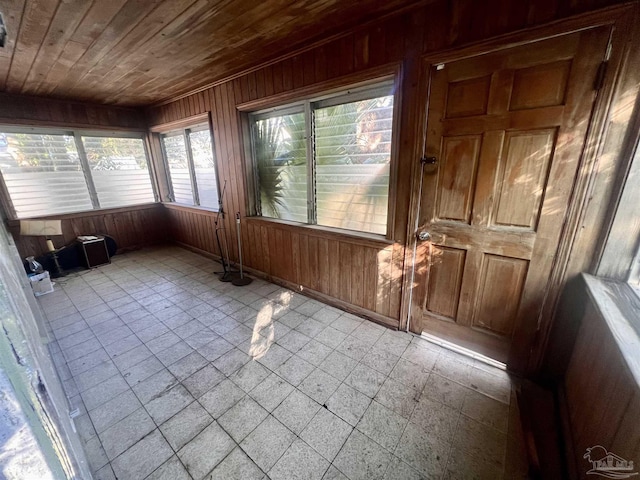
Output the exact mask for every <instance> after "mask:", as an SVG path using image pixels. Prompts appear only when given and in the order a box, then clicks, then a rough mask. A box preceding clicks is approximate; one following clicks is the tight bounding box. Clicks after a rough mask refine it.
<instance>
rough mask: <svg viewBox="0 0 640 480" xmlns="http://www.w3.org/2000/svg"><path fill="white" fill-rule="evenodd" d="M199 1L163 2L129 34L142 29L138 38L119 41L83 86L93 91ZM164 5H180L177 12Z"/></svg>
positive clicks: (95, 66) (88, 73) (90, 71)
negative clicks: (165, 8) (163, 9)
mask: <svg viewBox="0 0 640 480" xmlns="http://www.w3.org/2000/svg"><path fill="white" fill-rule="evenodd" d="M199 1H200V0H187V2H189V3H186V4H181V3H178V2H171V3H168V4H167V3H166V2H165V3H162V4H161V5H160V6H158V7H157V8H156V9H154V10H153V12H152V14H149V15H147V16H146V17H145V18H144V20H143V21H142V22H140V23H139V24H138V25H136V27H135V28H134V29H133V30H132V31H131V32H130V34H129V35H128V36H129V37H131V35H132V34H133V32H134V31H135V32H138V31H140V32H139V33H138V35H139V37H138V38H133V39H132V38H129V41H128V42H118V44H117V45H116V46H114V48H113V49H112V50H111V51H110V52H109V53H108V54H107V55H105V57H106V58H105V57H103V59H102V60H101V61H100V62H98V63H96V64H95V65H94V66H93V67H92V68H91V69H90V70H89V71H88V72H87V73H86V74H85V77H84V78H87V77H88V76H92V77H95V80H93V81H91V82H87V81H86V80H85V81H83V88H84V89H85V90H87V91H91V90H93V89H95V86H96V85H97V84H99V83H100V81H101V80H102V79H103V78H104V76H105V75H106V74H109V75H110V76H113V75H114V74H115V71H117V70H118V69H119V65H120V64H121V63H125V62H126V59H127V58H129V57H131V56H136V55H139V54H140V53H139V51H140V49H142V48H143V47H144V45H147V44H149V43H154V40H155V39H156V36H157V35H160V34H161V32H162V31H163V30H164V29H165V28H166V27H167V25H168V24H170V23H172V22H173V21H175V18H179V17H181V16H182V15H184V13H185V12H186V11H188V10H189V9H190V8H191V7H192V6H193V5H194V4H196V3H198V2H199ZM164 5H169V6H171V7H175V6H176V5H178V7H177V8H175V10H176V12H173V11H172V10H170V11H168V12H164V11H162V10H161V8H160V7H161V6H164ZM180 8H182V10H181V11H179V12H178V11H177V10H178V9H180ZM156 16H157V17H158V19H157V20H156V19H155V17H156ZM166 17H169V18H173V19H174V20H172V21H171V22H169V23H163V22H162V19H164V18H166ZM148 23H151V25H155V24H159V26H158V28H157V29H155V30H154V29H153V28H150V27H151V26H149V25H147V24H148ZM109 57H110V58H109ZM143 57H144V55H143ZM114 81H117V80H114Z"/></svg>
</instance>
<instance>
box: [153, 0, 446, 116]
mask: <svg viewBox="0 0 640 480" xmlns="http://www.w3.org/2000/svg"><path fill="white" fill-rule="evenodd" d="M436 1H437V0H418V1H416V2H415V3H413V4H411V5H406V6H404V7H401V8H397V9H395V10H394V11H393V12H391V13H387V14H385V15H380V16H378V17H377V18H376V19H375V20H371V21H368V22H364V23H362V24H360V25H359V26H358V28H357V29H352V30H349V31H346V32H340V33H337V34H334V35H328V36H325V37H323V38H322V39H320V40H317V41H315V42H311V43H309V44H308V45H305V46H303V47H300V48H298V49H295V50H291V51H289V52H286V53H284V54H282V55H279V56H277V57H275V58H273V59H270V60H267V61H265V62H261V63H259V64H257V65H255V66H253V67H251V68H246V69H243V70H241V71H239V72H236V73H233V74H231V75H228V76H225V77H223V78H221V79H219V80H215V81H213V82H210V83H208V84H205V85H203V86H201V87H198V88H196V89H192V90H189V91H188V92H185V93H183V94H181V95H177V96H173V97H169V98H166V99H163V100H160V101H158V102H154V103H153V104H151V105H149V108H153V107H160V106H162V105H166V104H168V103H171V102H175V101H177V100H180V99H183V98H186V97H189V96H191V95H196V94H198V93H201V92H204V91H206V90H208V89H210V88H214V87H217V86H219V85H222V84H224V83H227V82H231V81H233V80H236V79H238V78H241V77H243V76H245V75H247V74H250V73H253V72H256V71H258V70H261V69H263V68H266V67H270V66H272V65H275V64H277V63H280V62H282V61H283V60H287V59H290V58H293V57H296V56H298V55H302V54H304V53H306V52H309V51H311V50H314V49H317V48H320V47H323V46H324V45H327V44H329V43H332V42H334V41H336V40H340V39H342V38H345V37H347V36H349V35H352V34H353V33H354V32H358V31H363V30H366V29H367V28H369V27H371V26H373V25H376V24H379V23H381V22H382V21H384V20H386V19H388V18H390V17H395V16H398V15H400V14H402V13H406V12H411V11H414V10H416V11H417V10H419V9H420V8H422V7H425V6H427V5H429V4H432V3H436Z"/></svg>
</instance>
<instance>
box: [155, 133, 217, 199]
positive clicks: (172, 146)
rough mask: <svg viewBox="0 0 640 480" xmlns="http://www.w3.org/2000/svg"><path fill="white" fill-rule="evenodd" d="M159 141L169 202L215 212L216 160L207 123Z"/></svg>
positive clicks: (171, 134)
mask: <svg viewBox="0 0 640 480" xmlns="http://www.w3.org/2000/svg"><path fill="white" fill-rule="evenodd" d="M161 138H162V143H163V147H164V156H165V161H166V164H167V167H168V169H169V176H170V177H171V188H172V190H173V201H174V202H177V203H182V204H186V205H198V206H201V207H207V208H212V209H215V210H217V209H218V182H217V178H216V160H215V156H214V153H213V141H212V139H211V131H210V130H209V124H208V123H205V124H200V125H194V126H192V127H189V128H185V129H181V130H176V131H173V132H169V133H166V134H163V135H162V136H161Z"/></svg>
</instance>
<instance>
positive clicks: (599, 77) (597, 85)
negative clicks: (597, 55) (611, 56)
mask: <svg viewBox="0 0 640 480" xmlns="http://www.w3.org/2000/svg"><path fill="white" fill-rule="evenodd" d="M608 64H609V62H608V61H606V60H605V61H604V62H602V63H601V64H600V66H599V67H598V71H597V72H596V79H595V81H594V82H593V89H594V90H595V91H596V92H599V91H600V89H601V88H602V86H603V85H604V77H605V76H606V74H607V65H608Z"/></svg>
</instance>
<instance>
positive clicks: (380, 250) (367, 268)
mask: <svg viewBox="0 0 640 480" xmlns="http://www.w3.org/2000/svg"><path fill="white" fill-rule="evenodd" d="M613 3H621V2H617V1H615V0H588V1H581V2H574V1H571V0H557V1H549V0H528V1H522V2H511V1H506V0H491V1H488V2H477V1H473V0H452V1H446V0H440V1H436V2H433V3H431V4H429V5H428V6H423V5H422V6H418V7H417V8H416V9H415V10H413V11H409V12H405V13H402V14H400V15H397V16H395V17H391V18H388V19H385V20H384V21H382V22H380V23H378V24H374V25H369V26H366V27H363V28H361V29H359V30H355V31H351V32H349V33H346V34H345V35H344V36H342V37H340V38H337V39H335V40H332V41H330V42H327V43H324V44H321V45H319V46H317V47H315V48H310V49H309V50H307V51H305V52H303V53H300V54H298V55H295V56H291V57H288V58H285V59H283V60H281V61H278V62H276V63H272V64H268V65H266V66H262V67H256V68H255V69H253V70H251V71H248V72H247V73H245V74H243V75H239V76H235V77H233V78H231V79H229V80H227V81H223V82H218V83H215V84H213V85H212V86H210V87H209V88H205V89H200V90H199V91H196V92H194V93H193V94H190V95H186V96H183V97H180V98H177V99H175V100H174V101H171V102H167V103H164V104H162V105H156V106H153V107H151V108H149V109H148V110H147V119H148V123H149V125H150V126H158V125H162V124H165V123H170V122H176V121H179V120H182V119H185V118H188V117H190V116H194V115H199V114H202V113H204V112H207V111H211V112H212V120H213V128H214V136H215V148H216V156H217V161H218V174H219V177H220V182H221V184H222V183H224V181H227V182H228V188H227V197H226V198H225V204H224V207H225V209H226V211H227V212H230V213H234V212H236V211H239V212H241V214H242V216H243V218H244V216H245V214H246V205H247V199H246V195H247V187H246V185H245V174H244V151H243V149H244V144H243V138H242V129H241V121H240V119H241V117H240V113H239V112H238V110H237V106H238V105H241V104H245V103H248V102H252V101H256V100H259V99H268V98H269V97H274V96H280V95H282V94H285V93H286V92H295V91H300V92H305V93H306V94H310V93H313V92H315V91H316V90H314V89H317V92H320V91H322V88H328V87H327V86H328V85H331V86H333V87H336V86H338V85H343V86H346V85H348V82H349V78H350V75H354V74H358V73H359V74H362V73H363V72H367V71H371V72H375V71H376V69H378V68H380V67H381V66H385V65H391V64H400V65H401V72H402V73H401V77H402V78H401V88H400V90H399V92H398V94H399V97H398V98H399V101H400V102H401V113H400V121H399V124H397V128H399V139H398V146H399V148H398V155H397V158H396V162H397V172H396V178H397V183H396V185H392V190H395V191H396V198H395V203H394V205H395V209H394V212H392V213H393V215H392V217H391V218H393V219H394V224H393V226H392V232H393V234H392V236H391V239H392V242H391V245H389V244H387V243H385V242H380V245H372V244H371V243H370V242H369V241H368V240H360V239H358V237H355V236H353V237H349V236H341V235H338V234H336V235H335V236H333V237H332V234H330V233H326V232H322V234H320V233H318V231H316V230H314V229H311V228H305V227H291V226H283V225H282V224H279V223H275V222H267V221H260V220H252V219H248V220H247V221H246V222H245V224H244V225H245V228H244V230H243V242H244V253H245V258H246V259H247V260H246V261H247V263H248V265H249V266H250V267H252V268H254V269H257V270H259V271H261V272H263V273H266V274H268V275H270V276H273V277H276V278H279V279H282V280H285V281H288V282H292V283H293V284H295V285H299V286H302V287H303V288H308V289H311V290H313V291H318V292H320V293H322V294H324V295H327V296H329V297H331V298H334V299H336V301H340V302H348V303H349V304H352V305H359V306H361V307H362V308H363V309H366V310H370V311H372V312H375V313H377V314H380V315H383V316H385V317H387V318H392V319H394V321H395V323H396V324H398V322H399V321H400V320H401V319H400V307H399V306H400V299H401V282H402V275H403V266H404V258H405V252H404V245H405V241H406V232H407V219H408V209H409V199H410V189H411V178H412V173H413V168H414V164H415V162H416V161H417V158H418V156H419V154H420V139H421V138H422V132H418V131H416V127H415V126H416V125H417V124H418V122H417V119H418V118H419V117H420V115H422V111H423V106H422V105H421V104H420V102H421V101H423V100H421V99H420V98H419V97H418V93H417V89H418V82H419V80H420V58H421V56H422V55H424V54H429V53H435V52H443V51H445V50H447V49H450V48H453V47H459V46H463V45H467V44H470V43H474V42H480V41H483V40H486V39H491V38H494V37H496V36H499V35H502V34H507V33H510V32H515V31H518V30H522V29H526V28H529V27H534V26H539V25H542V24H545V23H548V22H551V21H554V20H558V19H562V18H565V17H568V16H571V15H574V14H577V13H582V12H587V11H590V10H593V9H596V8H599V7H602V6H606V5H610V4H613ZM372 75H373V73H372ZM192 215H193V218H195V217H198V216H200V215H205V216H206V215H207V214H206V213H205V214H202V213H193V214H192ZM232 217H233V215H231V216H230V217H227V221H226V227H227V230H228V235H229V244H230V251H231V256H232V257H233V258H234V259H237V247H236V235H235V225H234V222H233V218H232ZM169 219H170V222H172V224H173V225H174V228H172V231H173V232H174V236H175V237H176V239H179V241H180V242H181V243H184V244H186V245H191V246H194V247H196V246H197V245H199V246H198V247H197V248H202V250H204V251H206V252H209V253H215V245H213V246H212V239H211V238H206V237H207V235H211V232H212V230H210V229H207V230H206V231H205V232H204V234H205V238H202V236H200V237H199V236H198V235H202V233H203V231H202V230H201V231H197V230H194V229H193V228H191V229H190V228H189V227H188V225H189V224H190V223H191V222H192V220H191V219H190V218H189V215H187V214H186V213H184V212H181V213H180V214H171V215H170V216H169ZM199 232H200V233H199ZM206 232H209V233H206ZM346 238H348V240H345V239H346ZM285 245H286V248H285ZM289 246H291V248H289ZM388 255H390V256H391V261H390V263H386V262H387V260H381V258H386V256H388ZM374 258H375V259H376V262H375V268H374V261H373V259H374ZM323 262H327V263H328V266H327V267H325V266H324V265H322V264H323ZM321 265H322V266H321ZM387 265H389V266H388V267H387ZM387 269H388V270H387ZM381 272H388V273H384V274H382V273H381Z"/></svg>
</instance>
